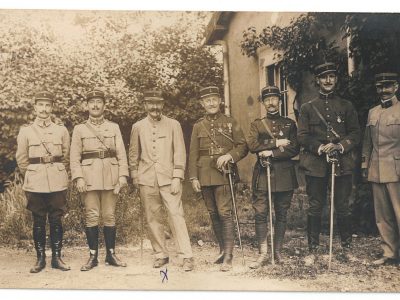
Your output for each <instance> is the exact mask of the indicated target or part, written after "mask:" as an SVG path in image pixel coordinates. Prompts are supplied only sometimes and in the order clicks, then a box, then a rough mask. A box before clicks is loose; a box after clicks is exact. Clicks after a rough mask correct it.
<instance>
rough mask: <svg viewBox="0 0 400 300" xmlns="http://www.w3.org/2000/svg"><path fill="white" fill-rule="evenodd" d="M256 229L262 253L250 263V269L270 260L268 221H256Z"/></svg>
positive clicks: (259, 266) (259, 248)
mask: <svg viewBox="0 0 400 300" xmlns="http://www.w3.org/2000/svg"><path fill="white" fill-rule="evenodd" d="M255 229H256V238H257V241H258V250H259V253H260V255H259V256H258V258H257V260H256V261H255V262H252V263H251V264H250V265H249V268H250V269H258V268H261V267H262V266H264V265H265V264H266V263H267V261H268V242H267V223H256V226H255Z"/></svg>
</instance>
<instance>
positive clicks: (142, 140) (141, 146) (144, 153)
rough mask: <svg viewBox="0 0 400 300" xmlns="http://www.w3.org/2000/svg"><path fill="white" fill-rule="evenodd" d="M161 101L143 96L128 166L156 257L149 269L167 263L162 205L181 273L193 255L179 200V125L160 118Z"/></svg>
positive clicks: (182, 152) (153, 94) (157, 94)
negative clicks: (144, 114)
mask: <svg viewBox="0 0 400 300" xmlns="http://www.w3.org/2000/svg"><path fill="white" fill-rule="evenodd" d="M164 101H165V100H164V97H163V95H162V92H161V91H160V90H157V89H154V90H148V91H145V92H144V107H145V109H146V111H147V117H146V118H144V119H142V120H140V121H138V122H136V123H135V124H133V126H132V132H131V139H130V146H129V166H130V172H131V177H132V179H133V184H134V185H135V186H136V188H139V191H140V198H141V201H142V203H143V207H144V211H145V215H146V220H147V224H148V228H149V232H150V241H151V244H152V246H153V249H154V253H155V257H156V259H155V261H154V264H153V267H154V268H160V267H162V266H164V265H165V264H167V263H168V262H169V255H168V250H167V247H166V241H165V232H164V227H163V224H162V214H161V208H162V205H164V207H165V209H166V212H167V215H168V221H169V225H170V227H171V231H172V233H173V236H174V239H175V245H176V248H177V253H178V256H179V258H181V259H182V260H183V265H182V267H183V270H184V271H192V270H193V267H194V265H193V253H192V248H191V245H190V239H189V234H188V231H187V227H186V222H185V219H184V212H183V206H182V200H181V196H182V180H183V179H184V173H185V167H186V149H185V142H184V139H183V133H182V128H181V125H180V124H179V123H178V122H177V121H176V120H174V119H171V118H168V117H166V116H164V115H163V114H162V109H163V107H164Z"/></svg>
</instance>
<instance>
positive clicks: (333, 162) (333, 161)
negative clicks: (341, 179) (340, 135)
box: [326, 154, 338, 271]
mask: <svg viewBox="0 0 400 300" xmlns="http://www.w3.org/2000/svg"><path fill="white" fill-rule="evenodd" d="M326 159H327V161H328V162H329V163H331V166H332V169H331V199H330V205H331V211H330V228H329V263H328V271H330V270H331V261H332V247H333V213H334V209H335V205H334V204H335V203H334V199H335V165H336V163H337V162H338V160H337V158H336V157H335V156H334V155H328V154H327V155H326Z"/></svg>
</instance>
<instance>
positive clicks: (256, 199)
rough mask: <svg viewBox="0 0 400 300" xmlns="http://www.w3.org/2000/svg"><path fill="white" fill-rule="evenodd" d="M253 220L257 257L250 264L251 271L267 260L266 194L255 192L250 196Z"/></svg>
mask: <svg viewBox="0 0 400 300" xmlns="http://www.w3.org/2000/svg"><path fill="white" fill-rule="evenodd" d="M252 203H253V209H254V219H255V233H256V239H257V242H258V252H259V254H260V255H259V257H258V258H257V260H256V261H255V262H253V263H252V264H250V268H251V269H257V268H260V267H261V266H262V265H264V264H265V263H266V262H267V259H268V242H267V228H268V225H267V220H268V217H267V216H268V192H267V191H260V190H255V191H253V195H252Z"/></svg>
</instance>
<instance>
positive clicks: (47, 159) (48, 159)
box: [29, 156, 62, 164]
mask: <svg viewBox="0 0 400 300" xmlns="http://www.w3.org/2000/svg"><path fill="white" fill-rule="evenodd" d="M55 162H62V156H42V157H30V158H29V163H30V164H51V163H55Z"/></svg>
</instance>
